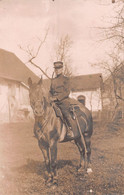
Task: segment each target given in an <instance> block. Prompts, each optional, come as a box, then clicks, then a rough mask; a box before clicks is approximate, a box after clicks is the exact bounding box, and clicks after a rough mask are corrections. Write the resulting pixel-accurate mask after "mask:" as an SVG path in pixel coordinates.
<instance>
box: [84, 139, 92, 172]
mask: <svg viewBox="0 0 124 195" xmlns="http://www.w3.org/2000/svg"><path fill="white" fill-rule="evenodd" d="M85 142H86V147H87V165H86V169H87V172H88V173H90V172H92V169H91V159H90V157H91V141H90V138H89V137H85Z"/></svg>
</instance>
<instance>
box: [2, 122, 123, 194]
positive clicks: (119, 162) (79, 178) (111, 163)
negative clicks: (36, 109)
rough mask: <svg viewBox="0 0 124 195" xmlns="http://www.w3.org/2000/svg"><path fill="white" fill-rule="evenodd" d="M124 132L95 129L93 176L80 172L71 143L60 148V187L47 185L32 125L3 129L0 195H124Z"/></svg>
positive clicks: (59, 146)
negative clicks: (53, 187)
mask: <svg viewBox="0 0 124 195" xmlns="http://www.w3.org/2000/svg"><path fill="white" fill-rule="evenodd" d="M123 140H124V131H123V128H120V129H118V130H117V129H116V130H112V129H108V128H105V127H104V128H103V127H100V125H95V127H94V133H93V136H92V146H91V147H92V157H91V159H92V169H93V172H92V173H91V174H83V173H78V172H77V166H78V164H79V153H78V150H77V148H76V146H75V145H74V144H73V143H71V142H68V143H61V144H58V187H57V188H56V189H51V188H48V187H47V186H46V185H45V182H44V177H45V167H44V163H43V157H42V154H41V151H40V149H39V147H38V145H37V140H36V139H35V138H34V137H33V123H32V122H30V123H15V124H14V123H13V124H2V125H0V195H31V194H33V195H54V194H55V195H89V194H91V195H97V194H98V195H122V194H124V177H123V176H124V152H123V151H124V141H123Z"/></svg>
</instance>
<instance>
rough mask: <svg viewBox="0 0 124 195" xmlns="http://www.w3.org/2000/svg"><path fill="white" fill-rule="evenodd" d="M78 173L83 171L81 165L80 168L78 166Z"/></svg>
mask: <svg viewBox="0 0 124 195" xmlns="http://www.w3.org/2000/svg"><path fill="white" fill-rule="evenodd" d="M77 171H78V173H84V172H85V169H84V168H83V167H80V168H78V170H77Z"/></svg>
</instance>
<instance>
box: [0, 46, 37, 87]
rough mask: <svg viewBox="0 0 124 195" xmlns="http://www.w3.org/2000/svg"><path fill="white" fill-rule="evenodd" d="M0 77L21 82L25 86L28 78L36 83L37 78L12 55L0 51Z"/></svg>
mask: <svg viewBox="0 0 124 195" xmlns="http://www.w3.org/2000/svg"><path fill="white" fill-rule="evenodd" d="M0 77H2V78H6V79H11V80H15V81H19V82H23V83H24V84H25V85H27V80H28V77H31V78H32V80H33V81H35V82H36V81H38V79H39V78H38V77H37V76H36V75H35V74H34V73H33V72H32V71H31V70H30V69H29V68H28V67H27V66H26V65H25V64H24V63H23V62H22V61H21V60H20V59H19V58H18V57H17V56H16V55H15V54H14V53H11V52H9V51H5V50H3V49H0Z"/></svg>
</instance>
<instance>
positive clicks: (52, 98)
mask: <svg viewBox="0 0 124 195" xmlns="http://www.w3.org/2000/svg"><path fill="white" fill-rule="evenodd" d="M57 100H58V99H57V98H56V97H50V101H51V102H55V101H57Z"/></svg>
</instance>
